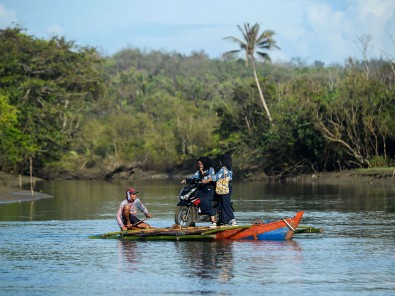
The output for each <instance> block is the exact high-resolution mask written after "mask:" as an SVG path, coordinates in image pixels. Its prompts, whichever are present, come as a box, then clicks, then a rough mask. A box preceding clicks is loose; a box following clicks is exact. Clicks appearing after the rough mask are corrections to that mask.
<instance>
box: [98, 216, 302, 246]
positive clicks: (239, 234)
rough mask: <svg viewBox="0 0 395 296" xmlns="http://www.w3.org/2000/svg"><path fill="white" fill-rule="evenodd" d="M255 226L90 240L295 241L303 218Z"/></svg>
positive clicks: (128, 233) (151, 230) (145, 231)
mask: <svg viewBox="0 0 395 296" xmlns="http://www.w3.org/2000/svg"><path fill="white" fill-rule="evenodd" d="M303 213H304V212H303V211H301V212H298V213H297V214H296V215H295V217H292V218H284V219H280V220H277V221H273V222H267V223H256V224H252V225H242V226H228V227H217V228H209V227H208V226H200V227H188V228H181V227H179V226H176V227H167V228H148V229H136V230H126V231H118V232H110V233H105V234H99V235H93V236H90V238H121V239H127V240H221V239H232V240H285V239H291V238H292V237H293V235H294V233H295V231H296V229H297V227H298V225H299V222H300V220H301V219H302V216H303Z"/></svg>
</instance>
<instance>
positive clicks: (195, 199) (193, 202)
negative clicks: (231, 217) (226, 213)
mask: <svg viewBox="0 0 395 296" xmlns="http://www.w3.org/2000/svg"><path fill="white" fill-rule="evenodd" d="M199 186H202V182H200V181H199V180H196V179H187V180H186V185H185V186H184V187H183V188H182V189H181V191H180V193H179V195H178V198H179V202H178V204H177V208H176V212H175V217H174V220H175V223H176V224H177V225H180V226H182V227H188V226H195V223H196V222H210V216H209V215H208V214H206V213H202V211H201V209H200V206H199V205H200V198H199V196H198V188H199ZM212 206H213V209H214V211H215V212H216V220H218V200H215V197H214V198H213V201H212Z"/></svg>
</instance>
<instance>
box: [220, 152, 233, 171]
mask: <svg viewBox="0 0 395 296" xmlns="http://www.w3.org/2000/svg"><path fill="white" fill-rule="evenodd" d="M219 160H220V161H221V163H222V166H225V167H226V168H227V169H228V170H229V171H231V170H232V156H230V154H222V155H221V157H220V159H219Z"/></svg>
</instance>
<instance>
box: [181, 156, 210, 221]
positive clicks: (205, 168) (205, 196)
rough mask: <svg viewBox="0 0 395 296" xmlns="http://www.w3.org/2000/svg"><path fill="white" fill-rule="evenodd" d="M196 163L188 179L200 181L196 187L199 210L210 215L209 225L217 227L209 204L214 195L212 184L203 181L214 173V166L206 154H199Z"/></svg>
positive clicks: (183, 181)
mask: <svg viewBox="0 0 395 296" xmlns="http://www.w3.org/2000/svg"><path fill="white" fill-rule="evenodd" d="M197 165H198V167H199V169H198V170H197V171H196V173H195V174H193V175H192V177H190V179H196V180H199V181H202V183H203V184H201V185H200V186H199V187H198V196H199V198H200V205H199V206H200V210H201V211H202V214H208V215H210V221H211V225H210V226H209V227H217V221H216V220H215V211H214V209H213V206H212V204H211V202H212V200H213V196H214V186H213V184H212V183H211V184H209V183H207V182H204V181H206V180H208V179H212V178H213V177H214V175H215V171H214V168H213V166H212V162H211V159H210V158H209V157H206V156H201V157H199V158H198V159H197ZM185 182H186V180H185V179H184V180H182V181H181V183H185Z"/></svg>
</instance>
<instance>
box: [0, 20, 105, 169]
mask: <svg viewBox="0 0 395 296" xmlns="http://www.w3.org/2000/svg"><path fill="white" fill-rule="evenodd" d="M100 61H101V59H100V57H99V56H98V55H97V54H96V52H95V51H94V50H93V49H89V48H78V47H77V46H75V44H74V43H73V42H68V41H66V40H65V39H64V38H58V37H53V38H52V39H50V40H48V41H47V40H41V39H36V38H34V37H32V36H28V35H26V34H24V33H23V32H22V30H21V29H19V28H13V29H5V30H1V31H0V92H1V93H2V95H3V96H5V97H7V98H8V100H9V104H10V105H12V106H13V108H14V109H15V113H14V114H15V116H14V117H13V119H12V120H13V122H12V125H13V129H15V130H17V132H15V133H12V132H11V131H12V130H13V129H9V130H8V133H7V137H6V138H4V139H3V138H2V145H0V149H2V150H1V151H0V154H1V155H3V156H4V157H3V158H2V159H1V163H0V168H1V169H2V170H6V171H10V170H12V171H14V172H24V170H25V168H26V167H25V166H26V160H27V159H28V158H30V157H32V158H33V159H34V163H35V167H43V166H44V164H46V163H49V162H51V161H54V160H58V159H60V158H61V157H62V153H63V151H64V150H65V149H67V148H68V146H69V145H70V143H71V141H72V139H73V136H74V134H75V133H76V131H77V130H78V128H79V125H80V122H81V118H82V117H83V115H84V113H85V112H86V111H87V110H88V109H89V106H90V105H89V102H92V101H93V100H94V99H95V98H96V97H97V96H99V95H100V93H101V90H102V88H101V76H100V73H101V72H100V70H99V69H98V66H99V65H100ZM8 122H9V123H10V121H8ZM4 143H9V144H11V143H13V145H11V146H6V147H5V146H4ZM3 149H4V150H3Z"/></svg>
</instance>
